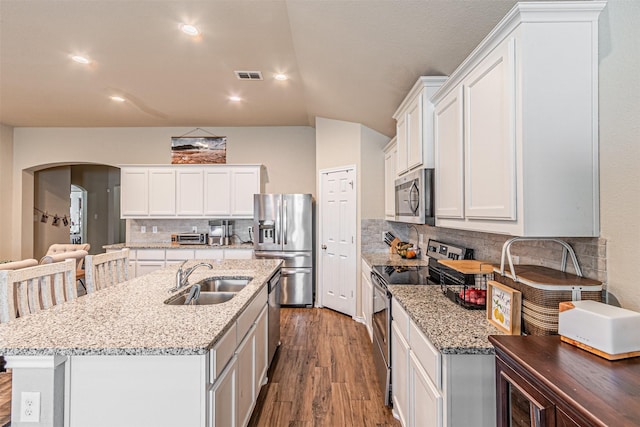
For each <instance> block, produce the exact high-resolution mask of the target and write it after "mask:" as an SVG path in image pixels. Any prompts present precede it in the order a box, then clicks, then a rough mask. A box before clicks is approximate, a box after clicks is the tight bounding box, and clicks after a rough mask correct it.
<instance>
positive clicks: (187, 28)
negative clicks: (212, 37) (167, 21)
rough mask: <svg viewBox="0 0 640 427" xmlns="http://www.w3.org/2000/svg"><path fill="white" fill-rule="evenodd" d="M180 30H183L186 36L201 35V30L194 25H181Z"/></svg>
mask: <svg viewBox="0 0 640 427" xmlns="http://www.w3.org/2000/svg"><path fill="white" fill-rule="evenodd" d="M180 30H182V32H183V33H185V34H186V35H188V36H193V37H195V36H197V35H198V34H200V30H198V28H196V27H195V26H194V25H191V24H182V25H180Z"/></svg>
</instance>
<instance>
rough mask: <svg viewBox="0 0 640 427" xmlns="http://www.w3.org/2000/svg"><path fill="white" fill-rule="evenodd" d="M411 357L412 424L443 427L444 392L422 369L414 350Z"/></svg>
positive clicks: (410, 416) (410, 394) (410, 397)
mask: <svg viewBox="0 0 640 427" xmlns="http://www.w3.org/2000/svg"><path fill="white" fill-rule="evenodd" d="M409 358H410V360H409V383H410V389H409V399H410V400H411V404H410V405H409V408H410V409H409V410H410V415H409V422H410V425H412V426H416V427H418V426H433V427H441V426H442V394H441V393H440V391H439V390H438V388H437V387H435V385H434V384H433V383H432V382H431V380H430V379H429V376H428V375H427V373H426V372H425V370H424V369H422V366H421V365H420V361H419V360H418V359H417V358H416V356H415V354H414V352H413V351H411V352H410V355H409Z"/></svg>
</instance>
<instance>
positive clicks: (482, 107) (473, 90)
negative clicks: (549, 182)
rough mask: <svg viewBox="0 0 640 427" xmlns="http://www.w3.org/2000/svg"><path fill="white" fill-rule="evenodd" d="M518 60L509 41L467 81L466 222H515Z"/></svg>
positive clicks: (487, 58)
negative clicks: (472, 219) (516, 67)
mask: <svg viewBox="0 0 640 427" xmlns="http://www.w3.org/2000/svg"><path fill="white" fill-rule="evenodd" d="M514 56H515V40H514V39H510V40H508V41H506V42H504V43H503V44H502V45H501V46H499V47H498V48H496V50H495V51H494V52H492V53H491V54H490V55H489V56H487V57H486V58H485V59H484V60H483V61H482V62H481V63H480V64H478V66H477V67H476V69H475V70H474V71H472V72H471V73H470V74H469V76H468V77H467V78H466V79H465V81H464V82H463V85H464V88H465V94H464V105H465V114H464V132H465V155H466V159H465V189H466V191H465V199H466V200H465V216H466V217H467V218H478V219H496V220H515V219H516V136H515V114H516V113H515V74H516V73H515V60H514ZM540 173H544V170H540Z"/></svg>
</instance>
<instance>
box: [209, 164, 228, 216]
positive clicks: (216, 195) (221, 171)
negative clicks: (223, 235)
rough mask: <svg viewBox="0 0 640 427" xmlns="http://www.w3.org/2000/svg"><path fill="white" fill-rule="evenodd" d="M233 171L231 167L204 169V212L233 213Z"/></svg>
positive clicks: (215, 213) (214, 213) (213, 213)
mask: <svg viewBox="0 0 640 427" xmlns="http://www.w3.org/2000/svg"><path fill="white" fill-rule="evenodd" d="M230 189H231V171H230V169H229V168H211V169H205V170H204V214H205V215H230V214H231V191H230Z"/></svg>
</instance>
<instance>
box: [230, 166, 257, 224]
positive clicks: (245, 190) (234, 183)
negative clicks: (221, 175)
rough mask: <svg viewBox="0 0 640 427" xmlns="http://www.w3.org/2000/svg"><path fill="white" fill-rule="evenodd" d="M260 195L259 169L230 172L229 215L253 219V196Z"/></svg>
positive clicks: (235, 169)
mask: <svg viewBox="0 0 640 427" xmlns="http://www.w3.org/2000/svg"><path fill="white" fill-rule="evenodd" d="M258 193H260V168H254V167H252V168H234V169H233V170H232V172H231V215H233V216H239V217H247V218H253V195H254V194H258Z"/></svg>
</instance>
